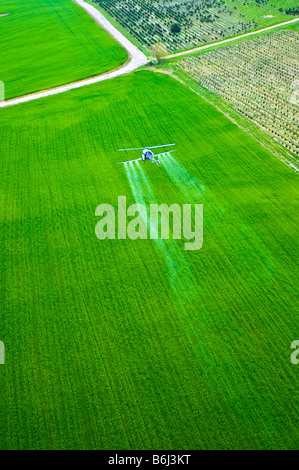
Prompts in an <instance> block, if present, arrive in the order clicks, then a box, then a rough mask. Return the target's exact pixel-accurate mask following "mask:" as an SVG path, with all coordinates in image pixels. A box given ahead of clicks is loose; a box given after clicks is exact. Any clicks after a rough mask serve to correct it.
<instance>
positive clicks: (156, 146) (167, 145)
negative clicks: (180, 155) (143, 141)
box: [119, 144, 175, 152]
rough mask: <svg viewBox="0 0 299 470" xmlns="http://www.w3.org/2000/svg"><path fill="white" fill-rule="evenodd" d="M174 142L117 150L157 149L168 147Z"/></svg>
mask: <svg viewBox="0 0 299 470" xmlns="http://www.w3.org/2000/svg"><path fill="white" fill-rule="evenodd" d="M172 145H175V144H166V145H155V146H154V147H139V148H135V149H119V152H127V151H129V150H145V149H158V148H160V147H170V146H172Z"/></svg>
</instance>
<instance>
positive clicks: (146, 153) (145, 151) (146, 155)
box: [118, 144, 175, 165]
mask: <svg viewBox="0 0 299 470" xmlns="http://www.w3.org/2000/svg"><path fill="white" fill-rule="evenodd" d="M173 145H175V144H165V145H155V146H154V147H139V148H133V149H119V152H128V151H131V150H142V155H141V157H139V158H136V159H134V160H127V161H125V162H118V165H122V164H126V163H131V162H138V161H139V160H142V161H143V162H144V163H145V161H146V160H151V161H152V162H153V163H156V164H157V165H159V163H160V161H159V158H158V159H156V158H155V157H160V156H163V155H164V153H171V152H175V150H170V151H168V152H164V153H158V154H156V155H154V154H153V152H152V150H151V149H157V148H161V147H171V146H173Z"/></svg>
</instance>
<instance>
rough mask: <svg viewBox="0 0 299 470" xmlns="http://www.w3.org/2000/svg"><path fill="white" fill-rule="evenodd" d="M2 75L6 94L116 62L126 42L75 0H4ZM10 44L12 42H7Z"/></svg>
mask: <svg viewBox="0 0 299 470" xmlns="http://www.w3.org/2000/svg"><path fill="white" fill-rule="evenodd" d="M0 8H1V9H0V14H1V13H7V12H9V13H11V14H10V15H8V16H5V17H1V18H0V55H1V62H0V80H2V81H3V82H4V83H5V88H6V99H8V98H12V97H15V96H21V95H24V94H26V93H31V92H34V91H39V90H43V89H47V88H51V87H54V86H58V85H62V84H64V83H69V82H72V81H75V80H80V79H82V78H86V77H90V76H93V75H97V74H100V73H102V72H106V71H108V70H111V69H113V68H117V67H118V66H120V65H121V64H122V63H124V62H125V61H126V60H127V53H126V51H124V50H123V49H122V47H121V46H120V45H119V44H118V43H117V42H116V41H115V40H114V39H112V38H111V36H110V35H109V34H108V33H106V32H105V31H104V30H102V29H101V28H100V27H99V25H97V24H96V23H95V21H94V20H93V19H92V18H90V17H89V16H88V14H87V13H86V12H85V11H84V10H83V9H82V8H81V7H79V6H78V5H76V4H74V3H73V2H71V0H27V1H26V2H20V1H18V0H3V1H2V2H1V7H0ZM8 45H9V46H8Z"/></svg>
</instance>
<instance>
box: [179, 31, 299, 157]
mask: <svg viewBox="0 0 299 470" xmlns="http://www.w3.org/2000/svg"><path fill="white" fill-rule="evenodd" d="M298 50H299V34H298V33H295V32H292V31H278V32H276V33H270V34H267V35H263V36H261V37H259V38H255V39H252V40H248V41H246V42H243V43H241V44H236V45H227V46H225V47H222V48H221V49H218V50H214V51H209V52H206V53H205V54H200V55H198V56H191V57H187V58H185V59H183V60H182V61H180V62H179V63H178V66H179V67H182V68H183V69H184V70H186V71H188V72H189V73H190V74H191V75H192V76H194V78H195V79H196V80H197V81H198V82H199V84H200V85H201V86H203V87H204V88H206V89H208V90H209V91H211V92H213V93H215V94H217V95H220V96H222V97H223V98H224V99H225V100H227V101H228V102H229V103H230V104H231V105H232V106H233V107H234V108H235V109H236V110H238V111H239V112H240V113H241V114H243V115H244V116H245V117H247V118H248V119H250V120H252V121H253V122H255V123H257V124H258V125H259V126H260V127H261V128H263V129H264V130H265V131H266V132H269V133H271V134H272V138H273V139H274V140H275V141H277V142H279V143H280V144H281V145H283V146H284V147H285V148H286V149H288V150H290V151H291V152H293V153H294V154H295V155H296V156H297V158H298V157H299V142H298V140H297V136H298V120H297V118H296V116H297V113H298V103H299V99H298V96H299V92H298V90H299V81H298V79H297V77H298V72H299V67H298ZM292 163H294V161H293V162H292ZM297 163H299V162H298V160H297Z"/></svg>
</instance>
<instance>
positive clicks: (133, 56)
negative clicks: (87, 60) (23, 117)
mask: <svg viewBox="0 0 299 470" xmlns="http://www.w3.org/2000/svg"><path fill="white" fill-rule="evenodd" d="M73 1H74V3H77V4H78V5H80V6H81V7H82V8H84V10H85V11H86V12H87V13H88V14H89V15H90V16H91V17H92V18H93V19H94V20H95V21H96V22H97V23H98V24H99V25H100V26H101V27H102V28H103V29H105V30H106V31H107V32H108V33H109V34H110V35H111V36H112V37H113V38H114V39H116V41H117V42H119V43H120V44H121V45H122V47H123V48H124V49H125V50H126V51H127V52H128V54H129V60H128V62H127V63H125V64H124V65H123V66H121V67H120V68H118V69H116V70H113V71H111V72H106V73H103V74H101V75H96V76H95V77H92V78H86V79H84V80H80V81H77V82H73V83H68V84H66V85H61V86H58V87H56V88H51V89H49V90H45V91H41V92H37V93H33V94H30V95H24V96H21V97H19V98H13V99H11V100H8V101H1V102H0V108H5V107H7V106H14V105H16V104H20V103H26V102H28V101H33V100H38V99H39V98H45V97H46V96H52V95H58V94H59V93H64V92H65V91H69V90H74V89H75V88H81V87H83V86H87V85H92V84H93V83H97V82H102V81H103V80H109V79H111V78H115V77H120V76H121V75H125V74H127V73H130V72H132V71H133V70H135V69H137V68H138V67H140V66H141V65H145V64H146V63H147V58H146V56H145V55H144V54H143V52H141V51H140V50H139V49H138V47H136V46H135V45H134V44H132V43H131V42H130V41H129V40H128V39H127V38H126V37H125V36H124V35H123V34H122V33H121V32H120V31H118V30H117V29H116V28H115V27H114V26H113V25H112V24H111V23H110V22H109V21H108V20H107V19H106V18H105V17H104V15H102V13H100V12H99V10H97V9H96V8H95V7H93V6H92V5H89V4H88V3H86V2H84V0H73Z"/></svg>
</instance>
